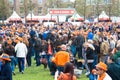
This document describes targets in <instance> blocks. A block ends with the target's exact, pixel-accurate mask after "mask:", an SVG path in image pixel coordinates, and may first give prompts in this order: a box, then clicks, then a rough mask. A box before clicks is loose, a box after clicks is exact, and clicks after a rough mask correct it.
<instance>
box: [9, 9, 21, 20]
mask: <svg viewBox="0 0 120 80" xmlns="http://www.w3.org/2000/svg"><path fill="white" fill-rule="evenodd" d="M7 20H8V21H21V20H22V18H21V17H20V16H19V15H18V14H17V13H16V12H15V11H13V13H12V15H11V16H10V17H9V18H8V19H7Z"/></svg>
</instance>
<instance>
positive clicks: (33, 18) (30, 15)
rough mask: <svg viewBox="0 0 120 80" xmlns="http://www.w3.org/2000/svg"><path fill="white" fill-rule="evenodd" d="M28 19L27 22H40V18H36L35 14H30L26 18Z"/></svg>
mask: <svg viewBox="0 0 120 80" xmlns="http://www.w3.org/2000/svg"><path fill="white" fill-rule="evenodd" d="M26 19H27V20H33V21H35V20H36V21H38V20H39V17H37V16H35V15H34V14H33V13H32V14H31V13H29V14H28V15H27V16H26Z"/></svg>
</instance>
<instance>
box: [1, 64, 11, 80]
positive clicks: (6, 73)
mask: <svg viewBox="0 0 120 80" xmlns="http://www.w3.org/2000/svg"><path fill="white" fill-rule="evenodd" d="M0 80H12V70H11V67H10V64H9V62H6V63H5V64H4V65H2V67H1V72H0Z"/></svg>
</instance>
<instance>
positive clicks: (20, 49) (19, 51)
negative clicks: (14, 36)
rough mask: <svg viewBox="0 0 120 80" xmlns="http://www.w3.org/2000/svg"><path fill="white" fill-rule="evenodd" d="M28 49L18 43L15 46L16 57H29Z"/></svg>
mask: <svg viewBox="0 0 120 80" xmlns="http://www.w3.org/2000/svg"><path fill="white" fill-rule="evenodd" d="M27 51H28V50H27V47H26V45H25V44H24V43H21V42H19V43H17V44H16V46H15V52H16V57H21V58H24V57H26V55H27Z"/></svg>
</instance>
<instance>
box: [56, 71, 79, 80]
mask: <svg viewBox="0 0 120 80" xmlns="http://www.w3.org/2000/svg"><path fill="white" fill-rule="evenodd" d="M69 77H70V74H69V73H61V74H60V76H59V77H58V80H69ZM72 80H77V78H76V76H74V75H73V79H72Z"/></svg>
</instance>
